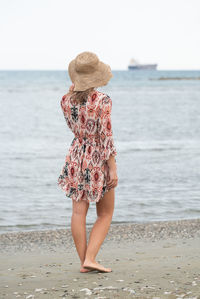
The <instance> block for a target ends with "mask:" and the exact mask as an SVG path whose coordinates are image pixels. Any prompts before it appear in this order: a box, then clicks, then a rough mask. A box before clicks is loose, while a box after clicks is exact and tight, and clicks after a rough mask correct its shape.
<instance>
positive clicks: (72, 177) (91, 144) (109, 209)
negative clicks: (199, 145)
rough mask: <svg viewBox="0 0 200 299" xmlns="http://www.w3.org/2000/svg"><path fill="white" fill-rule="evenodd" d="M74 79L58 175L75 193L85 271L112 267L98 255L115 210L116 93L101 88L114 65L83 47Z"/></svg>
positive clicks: (75, 228)
mask: <svg viewBox="0 0 200 299" xmlns="http://www.w3.org/2000/svg"><path fill="white" fill-rule="evenodd" d="M68 73H69V76H70V78H71V81H72V83H73V84H72V86H71V87H70V89H69V92H68V93H67V94H66V95H64V96H63V97H62V100H61V108H62V110H63V113H64V117H65V120H66V122H67V125H68V127H69V128H70V129H71V130H72V132H73V133H74V135H75V137H74V139H73V140H72V143H71V146H70V148H69V153H68V154H67V156H66V159H65V165H64V166H63V168H62V171H61V174H60V176H59V178H58V185H59V186H60V187H61V188H62V189H63V190H64V191H65V193H66V196H67V197H71V199H72V203H73V212H72V217H71V230H72V236H73V239H74V243H75V246H76V249H77V252H78V255H79V258H80V261H81V268H80V272H88V271H92V270H98V271H101V272H111V271H112V270H111V268H105V267H104V266H103V265H101V264H99V263H98V262H96V261H95V257H96V255H97V253H98V251H99V249H100V246H101V244H102V243H103V241H104V239H105V237H106V235H107V233H108V230H109V227H110V224H111V220H112V216H113V211H114V200H115V190H114V188H115V187H116V186H117V183H118V177H117V165H116V159H115V156H116V155H117V151H116V148H115V145H114V139H113V132H112V126H111V109H112V100H111V98H110V97H109V96H108V95H107V94H105V93H103V92H100V91H98V90H97V89H96V88H97V87H100V86H104V85H106V84H107V83H108V81H109V80H110V78H111V77H112V76H113V75H112V73H111V69H110V66H109V65H107V64H104V63H103V62H102V61H100V60H99V58H98V57H97V55H96V54H94V53H92V52H83V53H80V54H79V55H77V57H76V58H75V59H74V60H72V61H71V62H70V64H69V67H68ZM90 202H95V203H96V212H97V220H96V222H95V223H94V226H93V228H92V230H91V233H90V237H89V242H88V245H87V238H86V215H87V211H88V208H89V203H90Z"/></svg>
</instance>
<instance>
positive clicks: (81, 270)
mask: <svg viewBox="0 0 200 299" xmlns="http://www.w3.org/2000/svg"><path fill="white" fill-rule="evenodd" d="M91 271H94V269H86V268H84V267H83V266H81V268H80V272H81V273H87V272H91Z"/></svg>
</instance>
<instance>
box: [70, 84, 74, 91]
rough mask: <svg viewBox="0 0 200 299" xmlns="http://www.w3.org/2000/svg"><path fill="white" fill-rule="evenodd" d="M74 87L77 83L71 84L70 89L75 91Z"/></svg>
mask: <svg viewBox="0 0 200 299" xmlns="http://www.w3.org/2000/svg"><path fill="white" fill-rule="evenodd" d="M74 87H75V85H74V83H72V85H71V86H70V88H69V91H71V92H72V91H73V90H74Z"/></svg>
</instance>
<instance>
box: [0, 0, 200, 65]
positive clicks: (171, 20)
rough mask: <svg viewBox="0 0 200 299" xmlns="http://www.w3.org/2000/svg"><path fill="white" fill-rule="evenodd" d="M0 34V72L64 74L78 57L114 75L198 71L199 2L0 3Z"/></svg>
mask: <svg viewBox="0 0 200 299" xmlns="http://www.w3.org/2000/svg"><path fill="white" fill-rule="evenodd" d="M0 28H1V29H0V30H1V31H0V43H1V46H0V69H67V66H68V63H69V62H70V61H71V60H72V59H73V58H75V56H76V55H78V54H79V53H80V52H83V51H92V52H95V53H96V54H97V55H98V56H99V58H100V60H102V61H104V62H105V63H107V64H109V65H110V66H111V68H112V69H113V70H119V69H127V66H128V63H129V61H130V59H131V58H132V57H133V58H135V59H137V60H139V61H140V62H141V63H158V69H200V1H199V0H101V1H97V0H0Z"/></svg>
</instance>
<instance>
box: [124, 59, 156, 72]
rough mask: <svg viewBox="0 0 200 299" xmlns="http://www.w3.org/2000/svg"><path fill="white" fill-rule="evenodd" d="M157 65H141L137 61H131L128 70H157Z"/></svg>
mask: <svg viewBox="0 0 200 299" xmlns="http://www.w3.org/2000/svg"><path fill="white" fill-rule="evenodd" d="M157 66H158V65H157V64H156V63H155V64H140V63H139V62H138V61H137V60H135V59H133V58H132V59H131V61H130V63H129V65H128V69H129V70H156V69H157Z"/></svg>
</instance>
